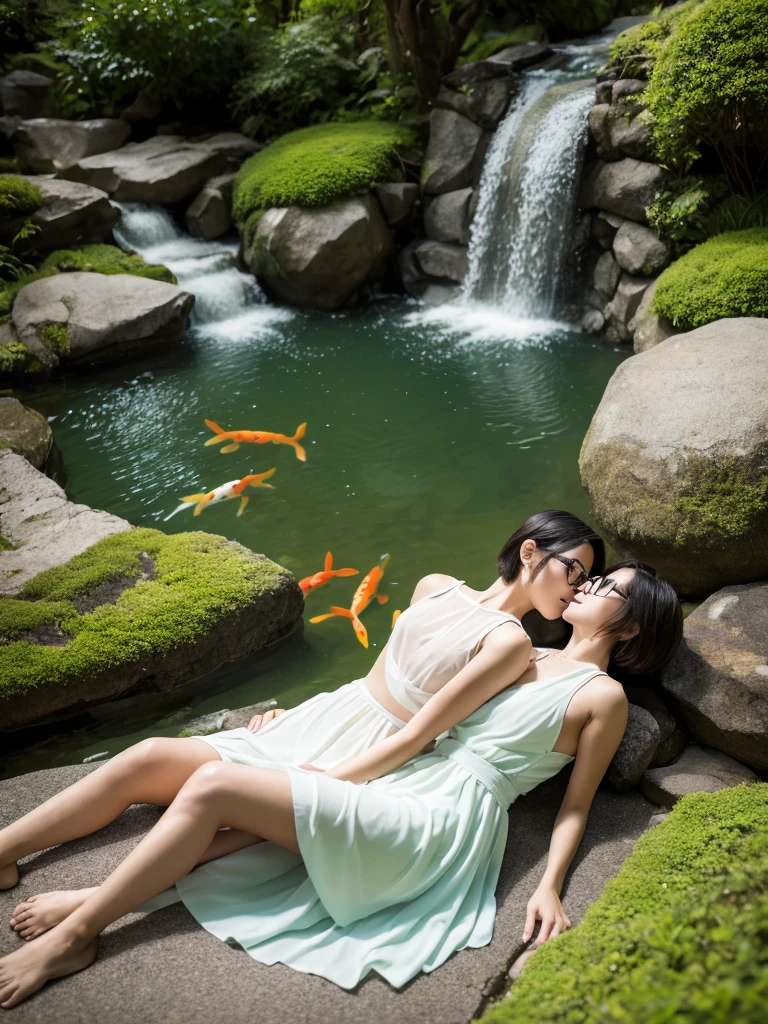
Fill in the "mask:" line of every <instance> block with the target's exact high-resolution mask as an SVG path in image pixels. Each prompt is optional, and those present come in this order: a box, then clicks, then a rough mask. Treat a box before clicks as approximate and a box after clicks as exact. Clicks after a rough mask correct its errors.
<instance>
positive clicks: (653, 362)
mask: <svg viewBox="0 0 768 1024" xmlns="http://www.w3.org/2000/svg"><path fill="white" fill-rule="evenodd" d="M766 379H768V320H763V319H759V318H737V319H728V320H718V321H716V322H714V323H711V324H708V325H706V326H705V327H700V328H698V329H697V330H695V331H691V332H689V333H687V334H681V335H677V336H676V337H673V338H669V339H668V340H667V341H664V342H662V343H661V344H660V345H656V346H655V347H654V348H652V349H649V350H648V351H647V352H643V353H641V354H639V355H636V356H633V357H632V358H631V359H628V360H627V361H626V362H624V363H622V364H621V366H619V368H618V369H617V370H616V372H615V373H614V375H613V377H612V378H611V380H610V381H609V383H608V386H607V388H606V390H605V394H604V395H603V398H602V401H601V402H600V405H599V407H598V409H597V412H596V413H595V415H594V418H593V420H592V424H591V426H590V428H589V430H588V432H587V435H586V437H585V439H584V443H583V445H582V449H581V455H580V459H579V466H580V469H581V479H582V482H583V484H584V486H585V487H586V489H587V491H588V493H589V497H590V501H591V504H592V509H593V512H594V515H595V518H596V519H597V522H598V524H599V525H600V526H601V527H602V529H603V530H604V531H605V532H606V534H607V535H608V536H609V537H610V538H611V540H612V541H613V543H614V544H615V545H616V546H617V547H618V548H619V549H620V550H622V551H628V552H631V553H632V554H633V555H635V556H637V557H640V558H643V559H644V560H646V561H648V562H650V563H651V564H652V565H654V566H655V567H656V569H657V570H658V571H659V572H660V573H661V575H662V576H664V577H666V578H667V579H668V580H669V581H670V583H672V584H673V585H674V586H675V587H676V588H677V589H678V591H679V592H680V593H681V594H683V595H685V596H690V597H699V596H706V595H707V594H709V593H712V592H713V591H714V590H716V589H718V587H721V586H725V585H727V584H730V583H749V582H752V581H754V580H760V579H765V578H766V576H768V545H766V543H765V537H766V531H768V474H767V473H766V461H767V460H768V391H767V390H766V389H765V387H763V386H762V384H763V382H764V381H765V380H766Z"/></svg>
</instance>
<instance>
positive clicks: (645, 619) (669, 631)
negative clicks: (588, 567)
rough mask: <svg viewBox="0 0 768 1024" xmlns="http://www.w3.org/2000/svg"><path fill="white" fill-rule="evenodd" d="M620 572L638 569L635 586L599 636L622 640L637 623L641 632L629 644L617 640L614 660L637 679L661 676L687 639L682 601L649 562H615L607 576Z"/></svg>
mask: <svg viewBox="0 0 768 1024" xmlns="http://www.w3.org/2000/svg"><path fill="white" fill-rule="evenodd" d="M617 569H634V570H635V575H634V577H633V578H632V580H631V582H629V583H627V584H625V585H622V590H624V591H625V593H626V594H627V600H626V601H621V602H620V604H621V607H620V608H619V609H618V610H617V612H616V614H615V615H613V616H611V618H610V619H609V620H608V622H606V623H605V624H604V625H603V627H602V628H601V629H600V630H599V631H598V633H597V635H598V636H613V637H620V636H621V635H622V634H623V633H625V632H626V631H627V630H628V629H630V628H631V627H632V626H633V625H634V624H635V623H636V624H637V625H638V626H639V627H640V628H639V630H638V632H637V633H636V634H635V636H632V637H630V638H629V639H628V640H617V642H616V646H615V647H614V648H613V651H612V653H611V660H612V662H613V663H614V664H615V665H618V666H619V667H620V668H624V669H626V670H627V671H628V672H631V673H632V674H633V675H643V674H645V673H648V672H657V671H658V670H659V669H660V668H663V667H664V665H666V664H667V662H668V661H670V660H671V658H672V656H673V655H674V653H675V651H676V650H677V648H678V646H679V644H680V640H681V638H682V635H683V609H682V608H681V606H680V601H679V599H678V596H677V594H676V593H675V590H674V587H672V585H671V584H669V583H667V581H666V580H663V579H662V578H661V577H660V576H659V575H657V573H656V570H655V569H654V568H653V567H652V566H650V565H647V564H646V563H645V562H639V561H637V560H635V559H627V560H626V561H624V562H614V563H613V565H610V566H608V568H607V569H606V570H605V575H606V576H610V575H611V573H613V572H615V571H616V570H617ZM593 575H598V574H597V573H595V574H593ZM618 603H619V602H617V604H618Z"/></svg>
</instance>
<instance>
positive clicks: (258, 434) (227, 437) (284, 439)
mask: <svg viewBox="0 0 768 1024" xmlns="http://www.w3.org/2000/svg"><path fill="white" fill-rule="evenodd" d="M205 425H206V427H210V429H211V430H212V431H213V432H214V435H215V436H214V437H209V438H208V440H207V441H206V442H205V444H206V446H207V445H209V444H220V443H221V442H222V441H230V442H231V443H230V444H226V445H224V447H223V448H222V449H221V452H222V455H223V454H224V453H225V452H236V451H237V449H238V448H239V447H240V445H241V444H269V443H270V441H271V442H272V444H289V445H291V446H292V448H293V450H294V451H295V452H296V458H297V459H300V460H301V461H302V462H306V461H307V453H306V451H305V450H304V448H303V447H302V446H301V445H300V444H299V441H300V440H301V439H302V437H304V432H305V430H306V429H307V424H306V423H301V424H300V425H299V426H298V427H297V428H296V433H295V434H294V435H293V437H288V435H287V434H275V433H273V432H272V431H270V430H224V429H223V428H222V427H220V426H219V424H218V423H214V421H213V420H206V421H205Z"/></svg>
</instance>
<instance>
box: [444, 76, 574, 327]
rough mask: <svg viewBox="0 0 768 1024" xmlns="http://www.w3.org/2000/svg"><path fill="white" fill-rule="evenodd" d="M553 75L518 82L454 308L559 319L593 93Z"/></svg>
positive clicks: (484, 186) (493, 151) (493, 150)
mask: <svg viewBox="0 0 768 1024" xmlns="http://www.w3.org/2000/svg"><path fill="white" fill-rule="evenodd" d="M561 82H562V78H560V77H559V76H556V75H552V74H551V73H542V72H538V73H536V72H532V73H530V74H529V75H526V76H524V79H523V83H522V86H521V89H520V92H519V94H518V96H517V99H516V101H513V104H512V107H511V109H510V111H509V113H508V114H507V116H506V118H505V119H504V121H503V122H502V123H501V125H500V126H499V128H498V129H497V131H496V133H495V135H494V138H493V141H492V144H491V146H490V149H489V152H488V156H487V158H486V162H485V166H484V168H483V175H482V179H481V182H480V195H479V198H478V206H477V212H476V214H475V218H474V221H473V224H472V230H471V237H470V244H469V252H468V261H469V268H468V271H467V276H466V278H465V280H464V284H463V286H462V291H461V295H460V299H459V301H460V303H461V304H463V305H467V304H478V303H482V304H486V305H491V306H493V307H496V308H497V310H498V311H499V312H502V313H504V314H506V315H508V316H512V317H515V318H520V319H553V318H555V317H557V316H558V314H560V313H561V311H562V310H561V306H562V302H563V292H564V287H565V285H566V284H567V278H568V270H569V260H570V257H571V254H572V228H573V218H574V205H575V203H574V200H575V191H576V189H577V187H578V179H579V170H580V165H581V160H582V156H583V150H584V144H585V142H586V126H587V113H588V111H589V108H590V106H591V105H592V103H593V102H594V91H593V89H592V88H591V87H590V86H589V85H587V84H585V83H584V82H583V81H581V82H579V81H577V82H572V83H568V84H560V83H561Z"/></svg>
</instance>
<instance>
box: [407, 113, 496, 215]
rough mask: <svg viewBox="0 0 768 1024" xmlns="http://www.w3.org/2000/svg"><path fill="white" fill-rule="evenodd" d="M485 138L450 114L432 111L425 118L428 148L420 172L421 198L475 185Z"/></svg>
mask: <svg viewBox="0 0 768 1024" xmlns="http://www.w3.org/2000/svg"><path fill="white" fill-rule="evenodd" d="M488 141H489V136H488V135H487V134H486V133H485V132H484V131H483V129H482V128H481V127H480V126H479V125H477V124H475V122H474V121H470V120H469V118H468V117H464V116H463V115H462V114H457V113H456V112H455V111H454V110H442V109H434V110H433V111H432V113H431V114H430V116H429V144H428V145H427V151H426V154H425V157H424V164H423V166H422V169H421V188H422V191H423V192H424V194H425V195H439V194H440V193H441V192H453V191H455V190H457V189H462V188H467V187H468V186H471V185H473V184H475V182H476V178H477V177H478V175H479V174H480V171H481V169H482V165H483V159H484V157H485V151H486V148H487V145H488Z"/></svg>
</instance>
